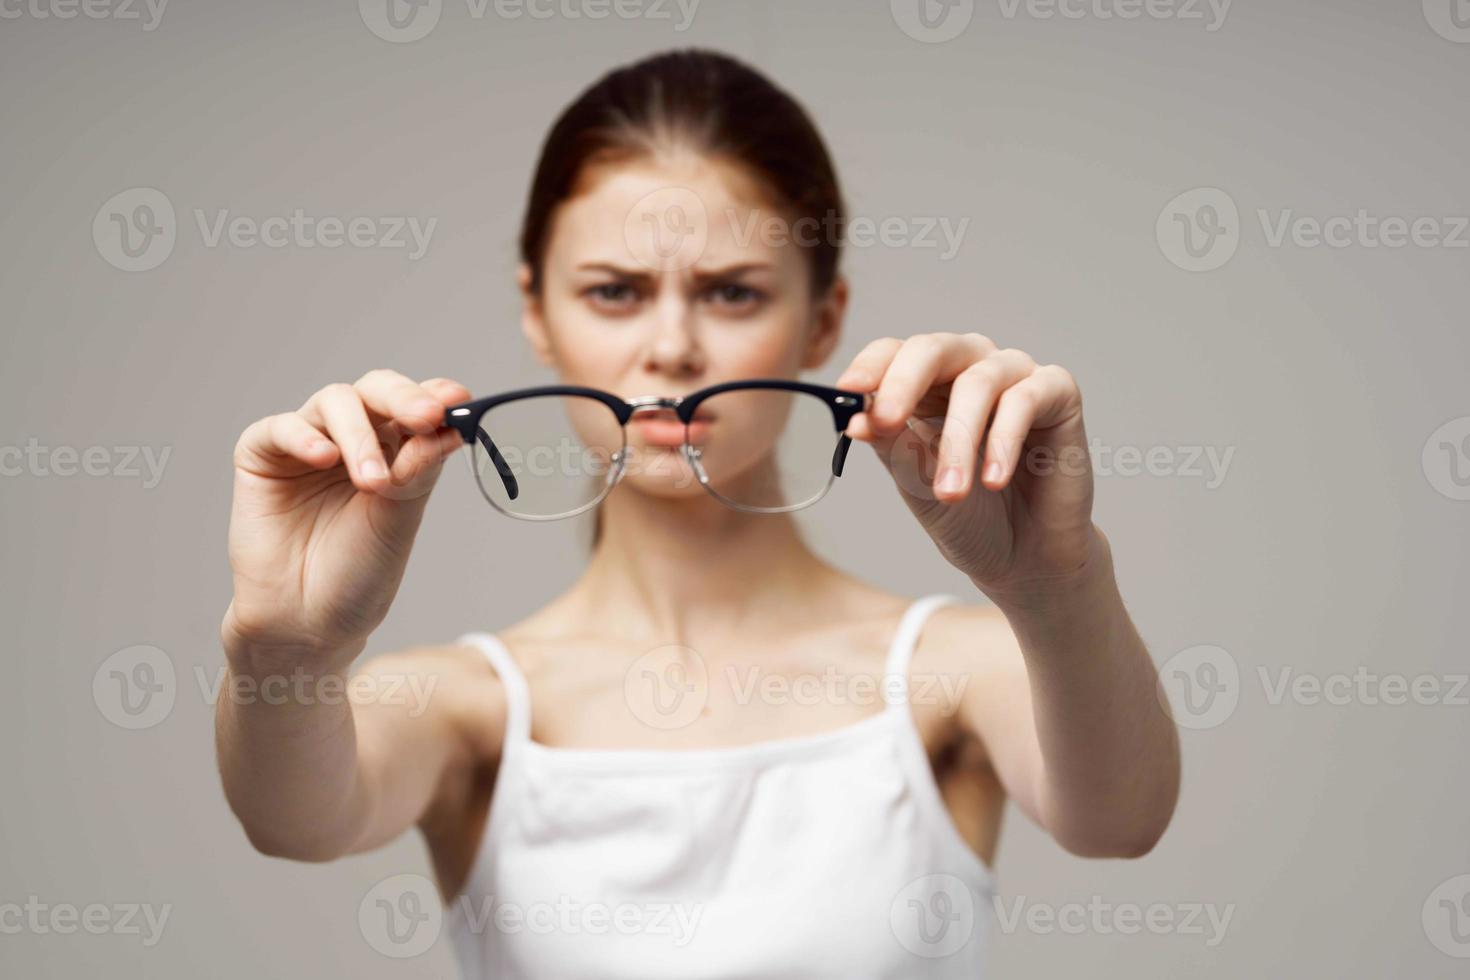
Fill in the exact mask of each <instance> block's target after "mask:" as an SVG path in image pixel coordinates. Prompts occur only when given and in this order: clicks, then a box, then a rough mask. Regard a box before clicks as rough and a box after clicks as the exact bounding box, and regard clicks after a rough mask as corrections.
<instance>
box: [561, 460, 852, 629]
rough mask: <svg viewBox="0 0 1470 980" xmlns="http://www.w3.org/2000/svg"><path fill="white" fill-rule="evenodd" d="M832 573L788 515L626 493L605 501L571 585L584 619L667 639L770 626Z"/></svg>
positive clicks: (700, 499) (707, 501) (709, 501)
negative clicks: (598, 529) (595, 536)
mask: <svg viewBox="0 0 1470 980" xmlns="http://www.w3.org/2000/svg"><path fill="white" fill-rule="evenodd" d="M631 489H632V488H631V487H625V488H624V490H625V491H627V490H631ZM834 574H835V570H834V569H832V568H831V566H829V565H827V564H826V563H824V562H823V561H822V560H821V559H819V558H818V557H817V556H816V555H815V554H813V553H812V551H811V549H810V548H809V547H808V546H807V544H806V542H805V541H803V540H802V537H801V533H800V531H799V530H798V528H797V526H796V522H795V520H794V519H793V518H792V517H791V515H790V514H751V513H747V512H744V511H739V510H735V509H734V508H731V507H726V506H724V505H723V504H721V503H720V502H719V501H716V500H712V499H710V498H708V497H698V498H685V499H668V498H660V497H654V496H650V495H646V494H640V493H636V492H635V493H626V492H625V493H624V494H623V495H621V497H619V496H618V495H614V496H612V497H609V498H608V499H607V500H606V501H605V502H604V503H603V506H602V534H601V537H600V539H599V540H598V542H597V545H596V547H595V549H594V550H593V553H592V558H591V560H590V562H589V563H588V565H587V569H586V571H585V572H584V573H583V575H582V577H581V578H580V580H579V581H578V582H577V584H576V586H575V587H574V589H573V590H572V591H573V593H574V594H575V595H577V597H578V599H579V601H580V604H582V605H583V606H584V609H585V612H586V614H587V615H588V616H589V617H591V619H590V621H591V622H596V623H600V624H603V625H604V626H605V627H606V628H607V629H608V630H610V631H613V632H615V633H616V634H617V635H619V636H625V637H630V638H632V637H638V638H643V639H646V640H649V641H656V642H664V643H673V642H688V641H689V640H691V639H693V638H694V637H693V636H691V633H694V634H708V633H711V632H713V633H716V634H718V635H730V634H731V633H732V632H735V631H739V630H742V629H746V628H747V627H755V628H756V629H758V630H759V631H761V632H768V631H769V630H770V629H771V628H772V626H773V624H777V623H780V622H781V617H783V616H787V617H789V616H791V614H792V611H793V610H800V609H801V608H803V606H804V605H805V603H804V601H803V600H804V599H805V598H809V597H812V596H814V595H815V594H816V592H817V591H818V590H819V589H820V588H822V587H824V586H826V585H829V584H830V577H831V576H832V575H834ZM691 626H692V627H693V628H692V629H691Z"/></svg>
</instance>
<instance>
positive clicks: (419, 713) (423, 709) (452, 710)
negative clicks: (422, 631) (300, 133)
mask: <svg viewBox="0 0 1470 980" xmlns="http://www.w3.org/2000/svg"><path fill="white" fill-rule="evenodd" d="M353 677H354V680H353V682H352V684H353V687H354V692H353V697H354V698H355V699H356V700H357V701H358V702H359V703H364V702H366V703H369V704H372V705H374V706H383V707H388V708H394V709H398V710H399V711H400V712H402V713H405V714H406V715H408V716H411V717H422V718H426V719H428V720H429V721H430V722H431V723H437V724H439V725H442V726H445V727H447V728H448V729H450V730H451V731H452V733H453V734H454V735H456V736H458V737H461V738H463V739H464V740H465V745H466V747H467V748H469V749H470V750H471V752H472V754H474V755H476V756H482V757H483V756H486V755H495V754H498V753H499V749H500V741H501V732H503V731H504V729H505V710H506V709H505V690H504V687H503V686H502V684H501V682H500V678H499V677H498V676H497V675H496V673H495V670H494V668H493V667H491V666H490V663H489V661H488V660H487V659H486V657H485V654H484V652H483V651H482V650H480V649H479V648H478V647H476V646H474V645H472V644H470V643H468V642H463V643H461V642H451V643H441V644H426V645H423V646H414V647H408V648H405V649H401V650H395V651H392V652H389V653H381V654H377V655H375V656H372V657H369V658H368V659H366V660H365V661H363V662H362V664H361V665H360V666H359V667H358V669H357V670H356V671H355V672H354V675H353Z"/></svg>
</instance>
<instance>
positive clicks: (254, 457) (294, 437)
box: [235, 412, 339, 476]
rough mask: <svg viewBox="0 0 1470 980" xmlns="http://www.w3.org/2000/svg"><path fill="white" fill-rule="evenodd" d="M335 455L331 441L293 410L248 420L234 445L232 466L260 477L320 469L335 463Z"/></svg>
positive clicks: (336, 455)
mask: <svg viewBox="0 0 1470 980" xmlns="http://www.w3.org/2000/svg"><path fill="white" fill-rule="evenodd" d="M338 458H339V454H338V451H337V447H336V446H335V445H333V444H332V442H331V440H329V439H328V438H327V437H326V435H325V434H324V433H323V432H322V431H321V430H320V429H318V428H317V427H316V426H314V425H312V424H311V423H310V422H308V421H306V419H305V418H303V417H302V416H301V415H299V414H297V413H296V412H283V413H282V414H280V415H271V416H268V417H266V418H263V419H260V420H259V421H257V422H254V423H252V424H251V425H250V426H249V427H247V428H246V429H245V431H244V432H243V433H241V435H240V440H239V442H237V443H236V445H235V465H236V466H238V467H240V468H241V469H244V470H247V471H249V472H252V473H256V474H259V475H261V476H280V475H286V474H288V473H292V472H297V473H299V472H304V471H306V470H309V469H314V470H324V469H328V468H330V467H332V466H335V465H336V464H337V461H338ZM297 464H299V465H297Z"/></svg>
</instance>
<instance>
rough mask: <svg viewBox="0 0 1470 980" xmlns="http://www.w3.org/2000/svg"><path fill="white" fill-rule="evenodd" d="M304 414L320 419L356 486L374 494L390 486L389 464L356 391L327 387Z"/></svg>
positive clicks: (313, 399)
mask: <svg viewBox="0 0 1470 980" xmlns="http://www.w3.org/2000/svg"><path fill="white" fill-rule="evenodd" d="M302 414H303V415H304V416H306V418H307V420H308V421H311V422H316V421H317V419H316V418H315V417H314V416H319V417H320V423H318V424H320V426H321V427H322V428H324V429H325V430H326V432H327V435H329V436H331V438H332V441H333V442H335V443H336V444H337V448H338V449H339V450H340V451H341V453H342V462H343V463H344V464H345V465H346V467H347V474H348V476H350V477H351V478H352V483H353V485H354V486H356V487H357V488H358V489H359V490H366V491H368V492H370V493H372V492H376V491H377V490H378V489H379V488H382V487H384V486H385V485H386V484H387V482H388V462H387V460H386V459H384V457H383V447H382V446H381V445H379V444H378V436H377V433H376V432H375V431H374V430H373V424H372V421H371V420H370V419H369V418H368V413H367V408H366V406H364V405H363V403H362V399H361V398H360V397H359V396H358V393H357V389H356V388H354V387H353V386H352V385H349V384H334V385H328V386H327V387H325V388H323V389H322V390H321V391H319V392H317V393H316V394H315V395H313V396H312V397H311V400H310V401H309V402H307V406H306V408H304V409H303V410H302Z"/></svg>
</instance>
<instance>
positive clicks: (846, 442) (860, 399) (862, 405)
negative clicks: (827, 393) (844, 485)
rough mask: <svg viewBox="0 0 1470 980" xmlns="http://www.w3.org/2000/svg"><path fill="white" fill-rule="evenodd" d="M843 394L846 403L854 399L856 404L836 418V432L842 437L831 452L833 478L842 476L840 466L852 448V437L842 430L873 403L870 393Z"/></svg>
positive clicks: (839, 437)
mask: <svg viewBox="0 0 1470 980" xmlns="http://www.w3.org/2000/svg"><path fill="white" fill-rule="evenodd" d="M844 394H845V395H846V396H847V398H846V400H845V402H846V403H848V404H850V403H851V402H852V401H853V400H854V399H855V400H856V402H857V404H855V405H852V407H850V408H848V409H847V410H846V411H844V412H842V413H841V414H839V415H838V416H837V431H838V432H841V433H842V435H840V436H838V438H837V448H836V449H834V450H832V475H833V476H841V475H842V466H843V464H844V463H846V462H847V450H848V448H849V447H851V446H852V436H850V435H847V434H846V433H845V432H843V430H844V429H846V428H847V424H848V423H849V422H851V421H852V417H853V416H854V415H856V414H857V413H859V412H865V411H867V410H868V406H869V405H870V404H872V401H873V396H872V393H870V392H844Z"/></svg>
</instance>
